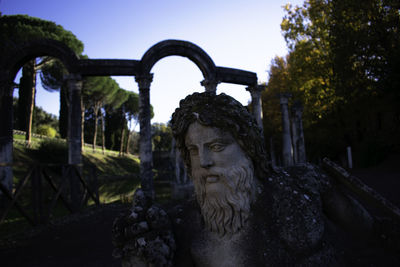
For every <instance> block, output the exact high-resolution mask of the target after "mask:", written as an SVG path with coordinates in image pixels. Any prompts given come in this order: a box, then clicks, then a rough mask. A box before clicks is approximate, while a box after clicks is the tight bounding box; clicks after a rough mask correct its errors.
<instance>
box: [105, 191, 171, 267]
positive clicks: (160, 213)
mask: <svg viewBox="0 0 400 267" xmlns="http://www.w3.org/2000/svg"><path fill="white" fill-rule="evenodd" d="M112 234H113V243H114V246H115V249H114V252H113V256H114V257H116V258H120V259H121V261H122V266H124V267H130V266H173V260H174V254H175V238H174V235H173V232H172V227H171V223H170V221H169V217H168V215H167V213H166V212H165V211H164V210H163V209H162V208H160V207H159V206H157V205H154V204H153V203H152V201H151V199H149V198H146V197H145V196H144V194H143V192H142V191H141V190H137V191H136V193H135V195H134V205H133V207H132V208H131V209H130V210H129V211H127V212H126V213H125V214H122V215H121V216H119V217H118V218H116V220H115V221H114V224H113V229H112Z"/></svg>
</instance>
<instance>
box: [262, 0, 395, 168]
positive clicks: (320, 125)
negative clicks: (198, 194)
mask: <svg viewBox="0 0 400 267" xmlns="http://www.w3.org/2000/svg"><path fill="white" fill-rule="evenodd" d="M284 10H285V13H286V14H285V16H284V18H283V20H282V23H281V29H282V33H283V36H284V38H285V40H286V43H287V46H288V48H289V54H288V55H287V56H286V57H285V58H279V57H277V58H275V59H274V60H273V61H272V64H271V68H270V71H269V81H268V84H267V87H268V91H267V92H265V93H264V94H263V102H264V104H263V107H264V118H265V119H264V128H266V129H267V131H266V134H271V133H269V131H268V129H269V128H268V125H269V124H270V123H273V122H274V121H275V123H277V124H279V120H278V119H277V118H275V119H274V117H273V116H280V114H273V113H271V108H269V106H274V105H275V106H277V102H276V101H277V100H276V99H274V98H273V95H274V94H275V95H276V94H277V93H278V92H283V91H286V92H291V93H292V95H293V97H292V100H291V101H292V102H294V101H298V100H299V101H301V102H302V103H303V105H304V114H303V121H304V128H305V131H306V135H305V137H306V142H307V144H308V145H307V147H308V152H309V154H311V156H314V157H322V156H331V157H339V156H340V154H341V153H343V152H344V151H345V147H346V146H352V147H353V148H354V150H355V151H356V152H355V154H356V155H355V156H356V157H358V160H359V161H360V162H366V164H369V163H371V162H372V161H377V160H378V159H373V160H371V159H362V158H363V157H365V156H363V155H368V154H369V155H371V154H372V153H370V152H369V153H365V152H366V151H368V150H371V149H375V150H376V151H379V153H375V154H382V153H383V151H386V152H389V151H390V150H393V147H394V148H397V149H399V141H398V140H395V139H394V138H393V137H391V136H394V135H398V133H399V129H400V125H399V122H398V120H396V117H398V116H399V113H400V109H399V105H398V104H396V103H398V101H399V96H400V93H399V90H398V88H399V79H400V72H399V66H400V65H399V60H400V53H399V47H400V37H399V36H400V35H399V26H400V4H399V3H398V1H391V0H366V1H361V0H355V1H345V0H308V1H305V2H304V4H303V5H302V6H292V5H290V4H288V5H286V6H285V7H284ZM274 101H275V102H274ZM274 103H275V104H274ZM395 129H396V130H395ZM390 147H391V148H390ZM381 152H382V153H381ZM367 157H368V156H367Z"/></svg>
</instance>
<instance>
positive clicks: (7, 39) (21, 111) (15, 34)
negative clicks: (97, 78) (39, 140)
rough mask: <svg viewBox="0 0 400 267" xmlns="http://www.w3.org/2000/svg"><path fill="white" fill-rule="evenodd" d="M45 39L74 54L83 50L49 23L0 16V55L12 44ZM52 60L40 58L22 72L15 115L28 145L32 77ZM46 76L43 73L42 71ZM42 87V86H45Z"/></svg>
mask: <svg viewBox="0 0 400 267" xmlns="http://www.w3.org/2000/svg"><path fill="white" fill-rule="evenodd" d="M39 38H48V39H54V40H58V41H61V42H63V43H65V44H66V45H68V46H69V47H70V48H71V49H72V50H74V51H75V52H76V53H77V54H81V53H82V51H83V44H82V42H81V41H79V40H78V39H77V38H76V37H75V35H73V34H72V33H71V32H70V31H67V30H65V29H64V28H63V27H62V26H60V25H57V24H55V23H54V22H51V21H46V20H42V19H39V18H34V17H29V16H27V15H12V16H1V17H0V39H1V40H2V44H1V45H0V52H1V53H2V54H3V53H7V49H9V48H10V47H12V46H15V45H16V44H19V43H22V42H26V41H30V40H35V39H39ZM52 61H53V59H51V58H49V57H43V58H40V59H32V60H30V61H28V62H27V63H26V64H25V65H24V66H23V70H22V77H21V80H20V86H19V96H20V97H19V105H18V106H19V108H18V113H17V118H18V125H19V128H20V129H22V130H25V131H26V133H27V135H26V139H27V141H28V143H29V142H30V137H31V130H32V114H33V110H34V107H35V94H36V76H37V72H38V71H39V70H40V69H41V68H43V66H45V65H46V64H48V63H51V62H52ZM42 73H43V75H46V74H45V73H46V71H45V70H43V71H42ZM45 88H46V87H45Z"/></svg>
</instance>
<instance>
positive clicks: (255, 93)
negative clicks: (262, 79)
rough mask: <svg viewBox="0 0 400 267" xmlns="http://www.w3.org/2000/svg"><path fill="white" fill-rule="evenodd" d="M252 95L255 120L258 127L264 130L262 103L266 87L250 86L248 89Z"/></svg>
mask: <svg viewBox="0 0 400 267" xmlns="http://www.w3.org/2000/svg"><path fill="white" fill-rule="evenodd" d="M246 90H247V91H249V92H250V95H251V105H252V109H253V115H254V118H255V119H256V121H257V124H258V126H260V128H261V130H263V124H262V103H261V92H262V91H263V90H265V86H264V85H255V86H249V87H247V88H246Z"/></svg>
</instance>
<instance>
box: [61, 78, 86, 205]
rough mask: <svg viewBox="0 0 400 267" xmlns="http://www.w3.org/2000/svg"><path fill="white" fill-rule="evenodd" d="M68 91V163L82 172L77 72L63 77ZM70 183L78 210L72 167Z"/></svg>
mask: <svg viewBox="0 0 400 267" xmlns="http://www.w3.org/2000/svg"><path fill="white" fill-rule="evenodd" d="M64 79H65V80H66V82H67V86H68V92H69V96H68V99H69V108H68V164H69V165H75V167H76V168H77V170H78V172H80V173H82V138H81V136H82V112H81V109H82V102H81V93H82V77H81V76H80V75H79V74H69V75H66V76H65V77H64ZM69 177H70V185H71V202H72V208H73V209H74V211H78V210H79V209H80V208H81V207H80V202H81V198H82V190H81V184H80V182H79V177H78V176H77V174H76V172H75V171H74V170H73V169H70V173H69Z"/></svg>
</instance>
